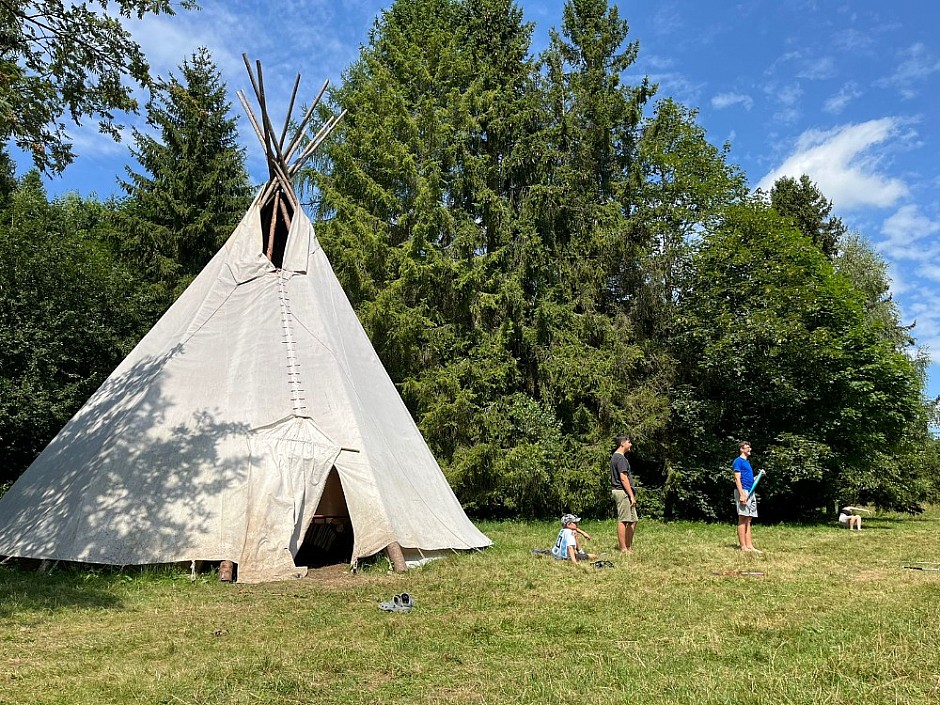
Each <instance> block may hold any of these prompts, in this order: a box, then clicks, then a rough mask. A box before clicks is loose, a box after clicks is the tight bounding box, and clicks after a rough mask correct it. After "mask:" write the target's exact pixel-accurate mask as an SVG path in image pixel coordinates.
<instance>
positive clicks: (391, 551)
mask: <svg viewBox="0 0 940 705" xmlns="http://www.w3.org/2000/svg"><path fill="white" fill-rule="evenodd" d="M385 555H387V556H388V560H389V562H390V563H391V564H392V568H394V569H395V572H396V573H404V572H405V571H406V570H408V566H407V565H405V555H404V554H403V553H402V552H401V544H400V543H398V541H392V543H390V544H389V545H388V546H386V547H385Z"/></svg>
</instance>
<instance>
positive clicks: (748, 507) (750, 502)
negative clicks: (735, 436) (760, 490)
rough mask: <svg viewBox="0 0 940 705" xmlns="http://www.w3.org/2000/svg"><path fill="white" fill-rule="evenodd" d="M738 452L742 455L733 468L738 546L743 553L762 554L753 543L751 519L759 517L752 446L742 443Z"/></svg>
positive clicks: (746, 442)
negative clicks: (754, 489) (753, 488)
mask: <svg viewBox="0 0 940 705" xmlns="http://www.w3.org/2000/svg"><path fill="white" fill-rule="evenodd" d="M738 450H739V451H740V452H741V454H740V455H739V456H738V457H737V458H735V459H734V463H733V465H732V466H731V469H732V470H733V471H734V500H735V506H736V507H737V509H738V544H739V545H740V546H741V550H742V551H753V552H755V553H760V551H758V550H757V549H756V548H754V545H753V544H752V543H751V519H753V518H754V517H756V516H757V495H755V494H751V488H752V487H753V486H754V470H753V469H752V468H751V462H750V461H749V460H748V458H750V457H751V444H750V443H749V442H748V441H741V442H740V443H739V444H738Z"/></svg>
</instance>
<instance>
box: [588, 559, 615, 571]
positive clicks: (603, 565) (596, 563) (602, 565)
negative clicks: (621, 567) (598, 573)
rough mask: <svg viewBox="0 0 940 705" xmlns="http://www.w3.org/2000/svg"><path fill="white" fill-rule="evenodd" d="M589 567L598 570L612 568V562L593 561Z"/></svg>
mask: <svg viewBox="0 0 940 705" xmlns="http://www.w3.org/2000/svg"><path fill="white" fill-rule="evenodd" d="M591 565H592V566H594V567H595V568H598V569H600V568H613V567H614V564H613V561H594V562H593V563H591Z"/></svg>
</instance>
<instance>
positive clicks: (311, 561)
mask: <svg viewBox="0 0 940 705" xmlns="http://www.w3.org/2000/svg"><path fill="white" fill-rule="evenodd" d="M352 551H353V530H352V523H351V522H350V521H349V509H348V508H347V506H346V495H344V494H343V485H342V484H341V483H340V481H339V475H338V474H337V473H336V468H332V469H331V470H330V474H329V475H328V476H327V478H326V486H325V487H324V489H323V496H322V497H321V498H320V504H318V505H317V511H316V512H315V513H314V515H313V519H311V521H310V524H309V525H308V526H307V531H306V533H305V534H304V538H303V542H302V543H301V544H300V548H298V549H297V555H296V556H294V565H297V566H307V567H308V568H323V567H324V566H328V565H336V564H338V563H349V562H350V561H351V560H352Z"/></svg>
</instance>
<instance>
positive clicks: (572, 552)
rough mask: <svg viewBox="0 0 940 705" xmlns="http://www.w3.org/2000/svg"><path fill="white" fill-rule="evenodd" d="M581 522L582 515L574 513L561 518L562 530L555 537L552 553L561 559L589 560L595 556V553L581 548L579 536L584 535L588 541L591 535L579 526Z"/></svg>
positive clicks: (574, 561)
mask: <svg viewBox="0 0 940 705" xmlns="http://www.w3.org/2000/svg"><path fill="white" fill-rule="evenodd" d="M580 523H581V517H577V516H575V515H574V514H565V515H564V516H563V517H562V518H561V531H559V532H558V538H556V539H555V545H554V546H552V555H553V556H554V557H555V558H557V559H558V560H561V561H571V562H572V563H577V562H578V561H588V560H591V559H592V558H594V556H593V555H591V554H589V553H586V552H585V551H583V550H582V549H581V541H580V539H579V538H578V536H579V535H580V536H583V537H584V539H585V540H586V541H590V540H591V537H590V536H589V535H588V534H587V533H586V532H584V531H582V530H581V529H579V528H578V524H580Z"/></svg>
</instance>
